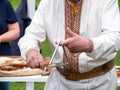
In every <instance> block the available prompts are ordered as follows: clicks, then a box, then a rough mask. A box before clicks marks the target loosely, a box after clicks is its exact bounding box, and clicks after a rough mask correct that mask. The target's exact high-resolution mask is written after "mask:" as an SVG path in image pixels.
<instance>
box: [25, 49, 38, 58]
mask: <svg viewBox="0 0 120 90" xmlns="http://www.w3.org/2000/svg"><path fill="white" fill-rule="evenodd" d="M32 51H36V52H37V49H36V48H30V49H28V50H27V51H26V56H27V55H28V54H29V53H30V52H32Z"/></svg>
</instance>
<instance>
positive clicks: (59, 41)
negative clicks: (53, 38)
mask: <svg viewBox="0 0 120 90" xmlns="http://www.w3.org/2000/svg"><path fill="white" fill-rule="evenodd" d="M60 42H61V41H59V43H58V44H57V46H56V48H55V50H54V52H53V55H52V57H51V60H50V62H49V64H51V63H52V61H53V59H54V57H55V54H56V52H57V49H58V47H59V45H60Z"/></svg>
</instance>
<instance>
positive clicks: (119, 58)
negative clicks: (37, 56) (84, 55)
mask: <svg viewBox="0 0 120 90" xmlns="http://www.w3.org/2000/svg"><path fill="white" fill-rule="evenodd" d="M9 1H10V2H11V4H12V5H13V7H14V10H16V8H17V7H18V5H19V4H20V1H21V0H9ZM36 2H37V4H36V5H38V4H39V2H40V0H36ZM119 5H120V0H119ZM42 53H43V55H44V56H45V57H49V56H51V54H52V50H51V49H50V46H49V45H48V42H47V41H45V42H44V43H43V44H42ZM115 62H116V65H120V51H119V52H118V54H117V55H116V57H115ZM25 85H26V84H25V83H24V82H23V83H18V82H14V83H13V82H12V83H11V90H25ZM44 85H45V83H35V90H43V88H44ZM118 90H120V88H118Z"/></svg>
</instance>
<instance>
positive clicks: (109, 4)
mask: <svg viewBox="0 0 120 90" xmlns="http://www.w3.org/2000/svg"><path fill="white" fill-rule="evenodd" d="M102 2H103V3H102V5H101V7H100V10H99V13H100V19H101V30H102V33H101V35H100V36H98V37H96V38H92V41H93V46H94V49H93V52H92V53H87V55H89V56H90V57H92V58H94V59H99V58H104V59H107V58H109V57H110V54H112V53H115V52H116V51H118V50H119V49H120V13H119V7H118V0H107V1H105V0H103V1H102Z"/></svg>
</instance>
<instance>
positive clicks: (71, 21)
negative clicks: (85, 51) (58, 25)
mask: <svg viewBox="0 0 120 90" xmlns="http://www.w3.org/2000/svg"><path fill="white" fill-rule="evenodd" d="M82 1H83V0H78V1H76V2H70V1H69V0H65V30H66V29H67V27H69V28H70V29H71V30H72V31H73V32H75V33H76V34H80V30H79V29H80V19H81V11H82ZM67 38H69V35H67V34H66V35H65V39H67ZM65 51H66V52H67V56H68V59H69V64H68V65H65V67H64V68H65V69H72V70H75V71H79V67H78V64H79V55H80V53H71V52H70V51H69V50H68V49H67V48H66V47H65ZM65 60H66V57H65V55H63V62H65Z"/></svg>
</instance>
